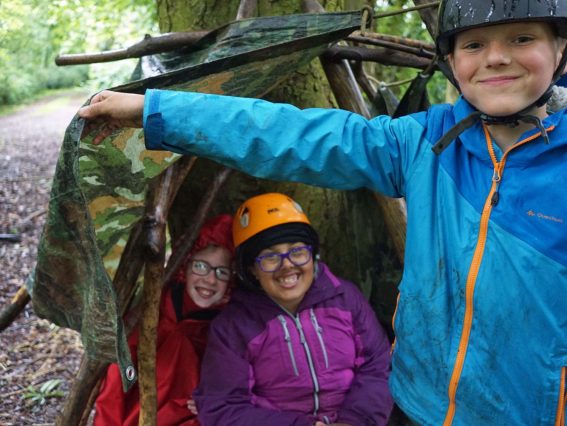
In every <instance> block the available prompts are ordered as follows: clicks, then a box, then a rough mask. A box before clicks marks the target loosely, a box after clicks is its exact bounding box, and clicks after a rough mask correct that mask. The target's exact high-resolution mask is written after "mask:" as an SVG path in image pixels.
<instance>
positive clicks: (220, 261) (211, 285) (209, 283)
mask: <svg viewBox="0 0 567 426" xmlns="http://www.w3.org/2000/svg"><path fill="white" fill-rule="evenodd" d="M191 260H192V261H195V260H202V261H204V262H207V263H208V264H209V265H210V266H212V267H213V268H215V267H219V266H220V267H225V268H230V266H231V265H230V262H231V257H230V252H229V251H228V250H227V249H226V248H224V247H218V246H208V247H206V248H204V249H203V250H200V251H198V252H196V253H195V254H194V255H193V256H192V257H191ZM191 264H192V262H189V266H188V267H187V271H186V277H187V279H186V285H185V290H186V291H187V294H189V297H191V299H193V302H195V304H196V305H197V306H199V307H201V308H210V307H211V306H214V305H216V304H218V303H220V302H223V301H224V300H223V297H224V295H225V294H226V289H227V287H228V284H229V283H228V281H222V280H219V279H218V278H217V277H216V275H215V271H214V270H212V269H211V270H210V271H209V273H208V274H207V275H204V276H201V275H197V274H195V273H193V272H192V271H191Z"/></svg>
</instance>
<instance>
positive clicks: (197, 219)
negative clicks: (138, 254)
mask: <svg viewBox="0 0 567 426" xmlns="http://www.w3.org/2000/svg"><path fill="white" fill-rule="evenodd" d="M231 172H232V170H231V169H228V168H223V169H222V170H221V171H220V172H219V173H218V174H217V175H216V176H215V178H214V179H213V181H212V183H211V185H210V186H209V188H207V190H206V191H205V194H206V196H205V198H204V199H203V200H202V201H201V203H200V204H199V208H198V210H197V211H196V212H195V216H194V220H193V221H192V225H191V228H189V229H188V230H187V232H185V233H184V234H183V235H182V236H181V237H180V238H179V240H178V242H177V244H178V249H177V250H176V251H175V253H172V255H171V258H170V259H169V261H168V263H167V267H166V269H165V276H164V282H169V280H171V278H172V277H173V275H174V274H175V273H176V272H177V270H178V269H179V267H180V266H181V265H182V263H183V261H184V260H185V258H186V257H187V254H189V251H190V250H191V247H193V244H194V243H195V240H196V239H197V236H198V233H199V230H200V229H201V227H202V226H203V224H204V223H205V219H206V218H207V216H208V214H209V211H210V209H211V207H212V205H213V202H214V201H215V200H216V198H217V196H218V194H219V191H220V189H221V188H222V186H223V185H224V183H225V182H226V181H227V179H228V177H229V176H230V173H231Z"/></svg>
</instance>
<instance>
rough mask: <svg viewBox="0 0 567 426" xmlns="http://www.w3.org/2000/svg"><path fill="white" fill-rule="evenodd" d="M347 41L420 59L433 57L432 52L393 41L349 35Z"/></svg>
mask: <svg viewBox="0 0 567 426" xmlns="http://www.w3.org/2000/svg"><path fill="white" fill-rule="evenodd" d="M346 40H347V41H352V42H355V43H366V44H370V45H373V46H380V47H386V48H388V49H393V50H398V51H400V52H405V53H411V54H412V55H415V56H419V57H421V58H428V59H432V58H433V57H434V56H435V53H434V51H430V50H427V49H425V48H424V47H414V46H408V45H406V44H403V43H398V42H395V41H390V40H384V39H380V38H373V37H362V36H356V35H351V36H349V37H347V38H346Z"/></svg>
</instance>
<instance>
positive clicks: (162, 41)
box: [55, 31, 209, 66]
mask: <svg viewBox="0 0 567 426" xmlns="http://www.w3.org/2000/svg"><path fill="white" fill-rule="evenodd" d="M207 34H209V31H186V32H176V33H168V34H164V35H160V36H156V37H152V36H151V35H149V34H146V36H145V37H144V39H143V40H142V41H140V42H138V43H136V44H133V45H132V46H130V47H127V48H125V49H117V50H109V51H106V52H98V53H77V54H71V55H59V56H57V57H56V58H55V64H57V65H60V66H61V65H83V64H94V63H99V62H112V61H119V60H121V59H128V58H139V57H141V56H145V55H154V54H156V53H164V52H170V51H172V50H177V49H181V48H184V47H192V46H195V45H196V44H197V42H198V41H199V40H201V39H202V38H203V37H204V36H206V35H207Z"/></svg>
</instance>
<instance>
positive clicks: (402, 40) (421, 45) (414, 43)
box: [346, 31, 435, 53]
mask: <svg viewBox="0 0 567 426" xmlns="http://www.w3.org/2000/svg"><path fill="white" fill-rule="evenodd" d="M350 37H363V38H364V39H368V40H369V41H368V43H371V40H376V41H380V40H382V41H389V42H390V43H394V44H401V45H404V46H409V47H415V48H417V49H423V50H429V51H430V52H431V53H434V52H435V45H434V44H432V43H426V42H424V41H421V40H416V39H413V38H407V37H399V36H393V35H389V34H381V33H372V32H364V33H362V32H360V31H354V32H353V33H352V34H351V35H350V36H348V37H347V38H346V40H347V41H348V40H349V38H350Z"/></svg>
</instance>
